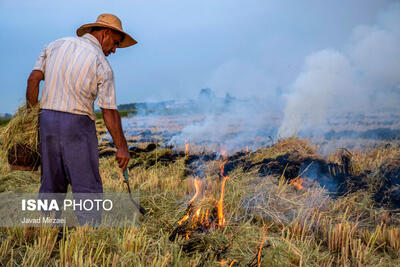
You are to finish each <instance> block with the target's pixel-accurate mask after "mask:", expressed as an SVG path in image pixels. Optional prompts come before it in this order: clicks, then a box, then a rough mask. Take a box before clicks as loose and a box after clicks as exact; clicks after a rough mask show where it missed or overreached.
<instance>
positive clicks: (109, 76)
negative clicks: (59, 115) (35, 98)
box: [33, 33, 117, 120]
mask: <svg viewBox="0 0 400 267" xmlns="http://www.w3.org/2000/svg"><path fill="white" fill-rule="evenodd" d="M33 69H34V70H40V71H42V72H43V73H44V86H43V89H42V95H41V99H40V108H42V109H51V110H57V111H63V112H68V113H74V114H82V115H88V116H89V117H90V118H91V119H92V120H95V118H96V117H95V114H94V101H95V100H96V98H97V96H98V101H97V105H98V106H99V107H101V108H105V109H117V107H116V101H115V86H114V75H113V71H112V69H111V66H110V64H109V63H108V61H107V59H106V57H105V55H104V53H103V51H102V48H101V45H100V43H99V41H98V40H97V39H96V38H95V37H94V36H93V35H91V34H89V33H87V34H85V35H83V36H82V37H67V38H62V39H59V40H56V41H54V42H52V43H50V44H49V45H47V46H46V47H45V48H44V50H43V51H42V53H41V55H40V56H39V58H38V60H37V61H36V64H35V66H34V68H33Z"/></svg>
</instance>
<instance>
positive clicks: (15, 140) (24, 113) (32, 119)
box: [0, 104, 40, 170]
mask: <svg viewBox="0 0 400 267" xmlns="http://www.w3.org/2000/svg"><path fill="white" fill-rule="evenodd" d="M38 120H39V104H37V105H35V106H34V107H32V108H31V109H28V108H27V106H26V104H24V105H22V106H21V107H19V108H18V110H17V112H16V113H15V115H14V117H13V118H12V119H11V120H10V122H9V123H8V124H7V125H6V126H5V127H4V128H3V129H2V132H1V135H0V138H1V157H2V158H3V159H5V158H6V157H7V158H8V163H9V164H10V165H11V167H12V169H19V170H36V169H37V168H38V166H39V163H40V155H39V151H38Z"/></svg>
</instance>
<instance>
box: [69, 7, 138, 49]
mask: <svg viewBox="0 0 400 267" xmlns="http://www.w3.org/2000/svg"><path fill="white" fill-rule="evenodd" d="M92 27H105V28H110V29H113V30H116V31H118V32H120V33H122V34H123V35H124V36H125V38H124V39H123V41H122V42H121V43H120V44H119V48H123V47H128V46H131V45H134V44H136V43H137V42H136V40H135V39H133V38H132V37H131V36H130V35H129V34H127V33H126V32H124V30H123V29H122V23H121V20H120V19H119V18H118V17H117V16H115V15H113V14H101V15H100V16H98V17H97V21H96V22H95V23H89V24H84V25H82V26H80V27H79V28H78V29H77V30H76V34H77V35H78V36H82V35H84V34H85V33H88V32H90V30H91V28H92Z"/></svg>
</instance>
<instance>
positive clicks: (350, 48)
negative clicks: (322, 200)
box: [278, 5, 400, 137]
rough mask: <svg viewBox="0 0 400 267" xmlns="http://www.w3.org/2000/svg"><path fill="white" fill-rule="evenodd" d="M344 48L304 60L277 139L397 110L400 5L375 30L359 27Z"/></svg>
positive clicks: (389, 11) (399, 73)
mask: <svg viewBox="0 0 400 267" xmlns="http://www.w3.org/2000/svg"><path fill="white" fill-rule="evenodd" d="M344 47H345V48H344V49H342V50H343V51H338V50H333V49H325V50H322V51H318V52H315V53H312V54H311V55H309V56H308V57H307V58H306V60H305V64H304V69H303V71H302V72H301V73H300V75H299V76H298V77H297V79H296V80H295V82H294V83H293V85H292V88H291V93H289V94H288V95H286V106H285V108H284V118H283V121H282V124H281V126H280V128H279V130H278V136H280V137H288V136H292V135H296V134H298V133H299V132H304V131H309V130H311V129H317V128H321V127H324V125H326V123H327V119H328V117H329V116H330V115H335V114H338V113H341V112H349V111H352V112H355V111H360V110H368V111H372V110H382V109H386V108H395V109H397V110H398V109H399V106H398V105H399V103H400V88H399V87H400V86H399V85H400V49H399V47H400V5H394V6H392V7H391V8H390V9H389V10H386V12H384V13H382V14H381V15H380V16H379V18H378V20H377V23H376V25H374V26H358V27H356V28H355V29H354V31H353V35H352V38H351V40H350V41H349V42H348V43H347V44H345V46H344Z"/></svg>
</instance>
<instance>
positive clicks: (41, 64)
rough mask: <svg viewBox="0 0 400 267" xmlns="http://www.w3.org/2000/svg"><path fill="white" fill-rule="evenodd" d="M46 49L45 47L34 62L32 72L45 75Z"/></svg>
mask: <svg viewBox="0 0 400 267" xmlns="http://www.w3.org/2000/svg"><path fill="white" fill-rule="evenodd" d="M46 49H47V47H45V48H44V49H43V51H42V53H41V54H40V56H39V57H38V59H37V60H36V63H35V66H33V70H40V71H42V72H43V73H45V71H46V58H47V56H46Z"/></svg>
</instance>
